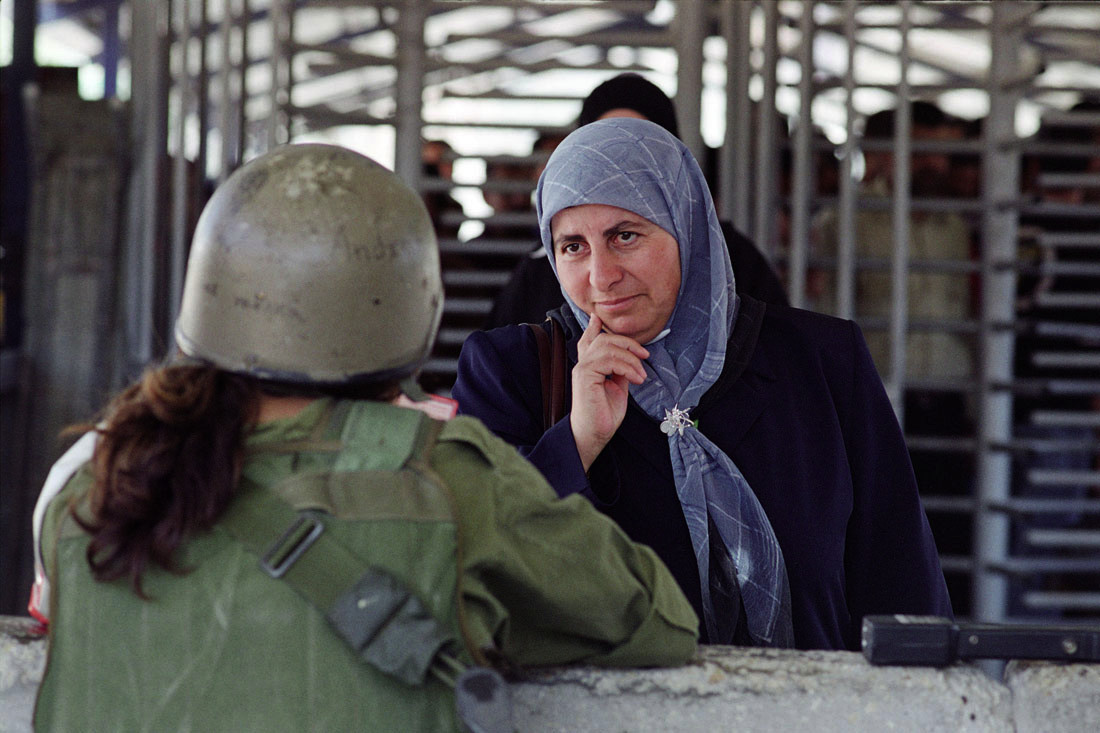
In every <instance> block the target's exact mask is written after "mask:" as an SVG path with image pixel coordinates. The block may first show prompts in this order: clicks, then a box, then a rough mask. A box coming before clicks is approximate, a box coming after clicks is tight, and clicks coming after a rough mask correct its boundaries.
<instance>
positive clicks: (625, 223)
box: [603, 219, 645, 237]
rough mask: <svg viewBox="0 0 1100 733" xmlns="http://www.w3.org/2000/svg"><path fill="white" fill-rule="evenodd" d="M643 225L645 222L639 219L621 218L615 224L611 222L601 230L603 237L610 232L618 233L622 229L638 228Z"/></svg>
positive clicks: (608, 235) (607, 235) (610, 233)
mask: <svg viewBox="0 0 1100 733" xmlns="http://www.w3.org/2000/svg"><path fill="white" fill-rule="evenodd" d="M644 226H645V224H643V223H642V222H640V221H636V220H634V219H623V220H621V221H619V222H618V223H617V224H612V225H611V226H609V227H608V228H607V229H604V230H603V235H604V236H605V237H610V236H611V235H612V234H618V233H619V232H621V231H622V230H623V229H640V228H641V227H644Z"/></svg>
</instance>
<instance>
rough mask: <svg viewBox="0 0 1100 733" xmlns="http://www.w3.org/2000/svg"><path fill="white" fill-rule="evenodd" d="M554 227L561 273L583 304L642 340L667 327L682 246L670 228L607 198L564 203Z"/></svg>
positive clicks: (565, 285) (552, 223)
mask: <svg viewBox="0 0 1100 733" xmlns="http://www.w3.org/2000/svg"><path fill="white" fill-rule="evenodd" d="M550 232H551V235H552V237H553V245H554V260H555V263H556V265H557V270H558V278H559V279H560V280H561V284H562V287H563V288H564V289H565V292H567V293H568V294H569V297H570V298H572V299H573V302H574V303H576V304H577V306H578V307H580V308H581V310H583V311H584V312H585V313H587V314H589V315H590V316H591V315H593V314H595V315H597V316H599V317H600V320H601V321H603V323H604V325H605V326H606V327H607V329H608V330H609V331H612V332H614V333H617V334H622V335H623V336H629V337H631V338H633V339H634V340H636V341H637V342H638V343H641V344H645V343H648V342H649V341H651V340H652V339H653V338H654V337H655V336H657V334H659V333H660V332H661V331H662V330H663V329H664V327H665V324H667V323H668V319H669V318H670V317H671V316H672V311H673V309H674V308H675V307H676V295H677V293H678V292H679V291H680V247H679V245H678V244H677V242H676V240H675V239H674V238H673V236H672V235H671V234H669V233H668V232H666V231H665V230H664V229H662V228H661V227H659V226H657V225H656V224H654V223H653V222H651V221H650V220H649V219H646V218H645V217H642V216H639V215H638V214H635V213H633V212H630V211H627V210H626V209H620V208H619V207H617V206H606V205H604V204H583V205H581V206H573V207H570V208H568V209H562V210H561V211H559V212H558V213H557V214H555V215H554V218H553V219H551V220H550Z"/></svg>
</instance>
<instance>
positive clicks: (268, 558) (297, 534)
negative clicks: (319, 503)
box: [260, 512, 325, 578]
mask: <svg viewBox="0 0 1100 733" xmlns="http://www.w3.org/2000/svg"><path fill="white" fill-rule="evenodd" d="M324 531H325V525H324V523H323V522H322V521H321V520H320V519H319V518H318V517H317V515H316V514H314V513H312V512H303V513H302V514H299V515H298V518H297V519H295V520H294V522H293V523H292V524H291V525H290V527H288V528H287V530H286V531H285V532H283V534H282V536H281V537H279V539H277V540H275V542H274V543H273V544H272V545H271V547H269V548H267V552H265V553H264V554H263V557H261V558H260V568H261V569H262V570H263V571H264V572H265V573H267V574H268V575H270V576H271V577H272V578H281V577H283V576H284V575H286V573H287V571H288V570H290V568H291V566H292V565H294V563H295V562H297V561H298V558H299V557H301V556H302V553H304V552H305V551H306V550H308V549H309V548H310V546H311V545H312V544H313V543H314V542H316V541H317V538H318V537H320V536H321V533H322V532H324Z"/></svg>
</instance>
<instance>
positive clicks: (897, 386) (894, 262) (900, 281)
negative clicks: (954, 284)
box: [886, 0, 913, 426]
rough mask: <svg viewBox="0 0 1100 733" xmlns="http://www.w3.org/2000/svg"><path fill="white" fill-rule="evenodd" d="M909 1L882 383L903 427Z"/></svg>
mask: <svg viewBox="0 0 1100 733" xmlns="http://www.w3.org/2000/svg"><path fill="white" fill-rule="evenodd" d="M911 5H912V3H911V2H910V0H902V2H901V3H900V9H901V21H900V23H899V25H898V33H899V35H900V36H901V46H900V48H899V49H898V69H899V72H900V78H899V79H898V106H897V110H896V111H895V114H894V186H893V188H894V192H893V193H894V196H893V212H892V213H893V233H894V248H893V256H892V257H891V259H890V279H891V287H890V292H891V295H892V301H893V302H892V303H891V304H890V377H889V379H888V380H886V393H887V394H888V395H889V396H890V401H891V402H892V403H893V404H894V412H895V413H896V414H897V416H898V421H899V422H900V423H901V424H902V425H903V426H904V425H905V412H904V410H905V400H904V399H903V396H904V393H905V353H906V345H907V340H908V339H907V335H906V331H907V330H908V327H909V209H910V207H911V205H912V196H911V195H910V187H909V184H910V180H909V177H910V176H909V170H910V158H909V156H910V154H911V152H912V147H913V146H912V144H911V142H910V138H911V132H912V127H913V124H912V122H913V113H912V100H910V98H909V62H910V57H909V26H910V10H911Z"/></svg>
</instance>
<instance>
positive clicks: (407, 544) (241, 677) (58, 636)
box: [35, 402, 470, 731]
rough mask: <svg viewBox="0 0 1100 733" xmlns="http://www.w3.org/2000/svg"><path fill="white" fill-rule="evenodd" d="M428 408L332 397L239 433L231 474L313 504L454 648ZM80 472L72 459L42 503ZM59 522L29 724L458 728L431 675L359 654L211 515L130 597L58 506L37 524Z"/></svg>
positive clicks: (433, 426) (449, 549) (452, 575)
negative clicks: (283, 430)
mask: <svg viewBox="0 0 1100 733" xmlns="http://www.w3.org/2000/svg"><path fill="white" fill-rule="evenodd" d="M441 425H442V424H441V423H438V422H435V421H432V420H429V419H427V418H426V417H424V416H423V415H422V414H420V413H418V412H415V411H412V410H404V409H400V408H395V407H392V406H389V405H384V404H378V403H362V402H356V403H350V402H337V403H334V405H333V407H332V410H331V415H330V416H329V417H328V418H327V419H323V420H321V421H320V422H319V423H318V429H317V430H316V431H315V434H314V435H313V437H312V438H311V439H310V440H308V441H304V442H297V443H284V444H260V445H252V444H250V453H249V455H248V457H247V459H246V462H245V466H244V475H243V479H242V485H241V488H240V491H241V492H242V494H241V496H244V495H245V493H246V492H249V491H258V490H261V489H260V488H259V487H265V488H266V490H267V493H268V496H271V495H272V494H274V495H277V496H278V497H280V498H281V499H282V500H283V501H285V502H287V503H288V504H289V505H291V506H292V507H293V508H294V509H296V510H298V511H303V510H312V511H313V512H316V515H315V516H318V517H321V518H323V524H324V531H325V532H326V533H331V536H332V537H333V538H335V539H336V540H338V541H339V543H340V545H342V546H343V547H344V548H347V549H348V550H350V552H351V553H353V554H354V555H355V556H357V557H358V558H360V559H361V560H362V562H363V566H364V567H368V566H369V567H372V568H378V569H381V570H383V571H385V572H386V573H387V574H388V575H389V576H392V577H393V578H395V579H397V581H399V582H400V583H401V584H402V585H403V586H404V587H405V588H407V589H408V590H409V591H411V592H412V594H413V595H414V596H415V597H416V598H417V599H419V601H420V603H422V604H423V606H424V608H425V609H426V610H427V611H428V612H429V613H430V614H431V616H433V617H434V618H435V620H436V621H437V622H438V623H439V625H440V626H441V627H442V629H443V631H444V632H445V633H446V634H447V635H449V637H450V639H452V640H454V645H453V650H454V651H455V652H456V653H457V656H458V657H459V658H460V659H461V660H462V661H464V662H469V661H470V656H469V654H468V652H467V651H466V646H467V645H466V644H465V643H464V642H463V641H462V640H463V634H462V629H461V628H460V623H459V612H458V610H457V608H456V598H457V586H458V582H459V578H458V562H457V558H458V540H457V530H456V524H455V520H454V517H453V512H452V508H451V507H452V501H451V498H450V495H449V492H448V491H447V489H446V487H445V486H443V484H442V482H441V481H440V480H439V479H438V478H436V477H435V475H434V473H433V472H432V471H431V469H430V468H429V466H428V456H429V455H430V453H431V450H432V447H433V446H434V444H435V441H436V438H437V436H438V433H439V430H440V426H441ZM89 483H90V476H88V474H87V472H86V471H84V472H82V473H81V474H78V475H77V477H75V478H74V479H73V480H72V481H71V482H70V485H69V487H67V489H66V490H65V491H64V492H63V493H62V494H61V495H60V496H59V497H58V499H57V500H55V502H54V506H53V507H52V508H51V511H54V512H57V511H60V509H58V507H59V506H63V505H64V503H65V500H66V499H67V498H68V497H69V496H71V495H73V493H74V492H84V491H86V490H87V487H88V485H89ZM240 502H241V500H240V499H235V500H234V502H233V504H231V506H230V509H229V511H230V512H232V511H234V507H236V506H237V505H238V504H240ZM59 503H60V504H59ZM59 521H60V524H61V530H60V536H59V537H58V539H57V545H56V548H57V549H56V553H55V555H54V557H55V563H54V568H53V573H52V576H53V579H54V584H53V588H54V591H53V597H52V613H51V618H52V620H53V621H52V623H51V626H50V651H49V658H48V664H47V669H46V673H45V676H44V680H43V683H42V686H41V688H40V690H39V698H38V703H37V708H36V716H35V724H36V728H37V729H39V730H196V731H200V730H201V731H212V730H234V731H239V730H271V731H276V730H286V731H313V730H316V731H321V730H341V731H343V730H355V729H364V728H365V729H370V730H401V731H441V730H457V729H458V723H457V720H456V716H455V711H454V696H453V693H452V692H451V690H450V689H449V688H448V687H447V686H446V685H444V684H443V683H441V682H439V681H437V680H435V679H434V678H428V679H427V680H426V681H425V682H424V683H423V684H408V683H406V682H403V681H401V680H399V679H398V678H396V677H394V676H392V675H389V674H385V673H383V672H381V671H379V670H378V669H377V668H375V667H374V666H372V665H370V664H367V663H365V662H364V661H363V660H362V659H360V658H359V657H358V656H357V655H356V653H354V652H353V650H352V649H351V647H349V646H348V644H347V643H345V641H344V640H342V639H341V638H340V637H339V636H338V635H337V634H336V633H334V631H333V628H332V627H331V626H330V624H329V623H328V622H327V621H326V619H325V617H324V615H323V614H322V613H321V612H319V611H318V610H317V609H316V608H315V607H314V606H313V605H311V604H310V603H308V602H307V601H306V600H304V599H303V597H302V596H301V595H299V593H297V592H296V591H295V590H294V589H293V588H292V586H291V585H290V584H289V583H287V582H285V580H284V579H279V578H275V577H272V575H271V574H270V573H269V572H265V571H264V570H262V569H261V567H260V563H259V562H258V561H257V555H256V554H255V553H254V552H251V551H250V550H249V549H247V548H246V546H245V544H242V542H240V541H238V539H236V538H234V537H233V536H232V535H231V534H230V532H229V531H227V530H226V528H225V526H223V525H224V524H225V522H223V523H219V525H216V526H215V527H214V528H213V530H212V531H210V532H208V533H206V534H203V535H201V536H198V537H195V538H194V539H191V540H189V541H188V542H187V543H186V544H185V545H184V546H183V547H182V548H181V550H180V552H181V554H180V559H181V566H182V567H185V568H188V569H189V572H188V573H187V574H186V575H183V576H178V575H173V574H169V573H166V572H163V571H161V570H160V569H159V568H152V569H149V570H148V571H147V572H146V573H145V575H144V576H143V579H144V587H145V591H146V593H147V594H148V595H149V596H150V598H151V600H149V601H142V600H141V599H139V598H138V597H137V596H136V595H135V594H134V593H133V592H132V591H131V589H130V588H129V586H128V585H127V583H126V582H125V581H119V582H112V583H102V582H97V581H95V580H94V579H93V578H92V576H91V573H90V571H89V568H88V564H87V562H86V560H85V550H86V547H87V545H88V538H87V536H86V535H85V534H83V533H82V532H81V531H80V530H79V528H78V527H77V526H76V524H75V523H74V522H73V521H72V520H71V518H69V519H66V520H63V521H61V520H58V519H55V520H54V521H53V522H52V523H50V522H48V525H47V526H50V527H54V528H56V527H57V526H58V523H59ZM272 540H273V545H274V544H277V538H272Z"/></svg>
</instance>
